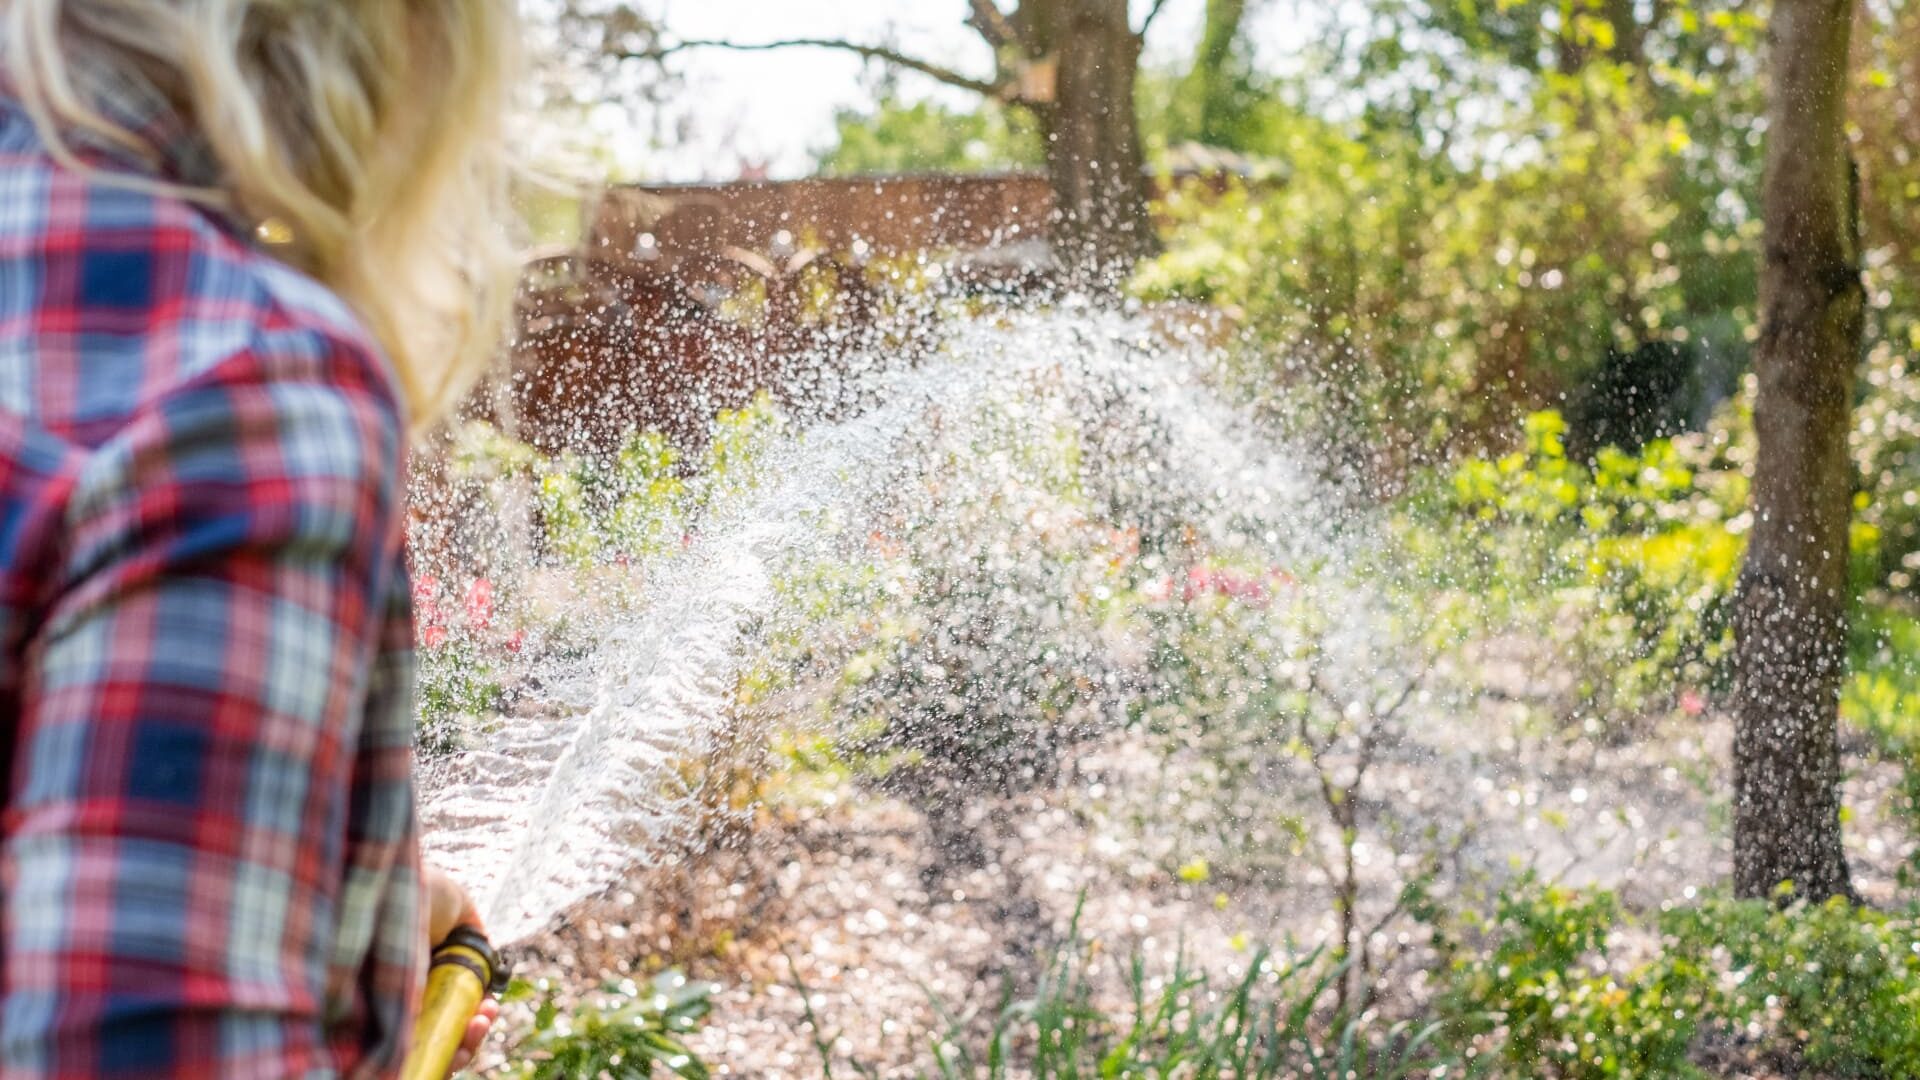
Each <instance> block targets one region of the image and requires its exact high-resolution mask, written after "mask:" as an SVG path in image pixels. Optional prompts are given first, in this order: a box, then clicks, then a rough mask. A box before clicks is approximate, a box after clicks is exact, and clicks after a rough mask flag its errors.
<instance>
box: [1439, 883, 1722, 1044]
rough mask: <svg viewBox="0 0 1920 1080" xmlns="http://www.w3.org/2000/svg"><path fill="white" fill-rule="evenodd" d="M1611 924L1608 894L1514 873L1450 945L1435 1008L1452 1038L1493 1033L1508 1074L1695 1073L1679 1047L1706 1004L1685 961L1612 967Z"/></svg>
mask: <svg viewBox="0 0 1920 1080" xmlns="http://www.w3.org/2000/svg"><path fill="white" fill-rule="evenodd" d="M1621 923H1622V915H1621V912H1620V907H1619V903H1618V901H1617V900H1615V898H1614V897H1613V895H1612V894H1610V893H1607V892H1593V893H1589V894H1584V895H1583V894H1578V893H1574V892H1571V891H1568V890H1565V889H1559V888H1551V887H1541V886H1539V885H1538V884H1537V883H1535V882H1534V881H1532V880H1531V879H1524V880H1522V881H1521V882H1520V883H1519V884H1518V885H1516V886H1515V887H1513V888H1511V889H1509V890H1508V891H1506V892H1504V893H1502V894H1501V896H1500V897H1499V899H1498V901H1497V903H1496V905H1495V908H1494V911H1493V913H1492V915H1491V916H1490V917H1488V918H1487V919H1485V920H1484V921H1483V922H1481V923H1480V924H1479V925H1477V926H1474V927H1473V929H1474V930H1475V931H1476V932H1477V935H1479V936H1481V937H1483V938H1484V942H1485V944H1484V945H1483V946H1482V947H1481V948H1480V949H1479V950H1477V951H1476V950H1468V949H1465V948H1463V947H1461V946H1459V945H1457V944H1455V945H1452V946H1450V947H1448V948H1447V950H1446V951H1448V952H1452V953H1455V954H1456V958H1455V959H1454V960H1453V961H1452V963H1451V965H1450V966H1449V967H1448V969H1447V970H1446V972H1445V974H1444V976H1443V982H1444V985H1445V987H1446V989H1445V992H1444V994H1443V997H1442V1000H1441V1003H1440V1008H1441V1010H1442V1012H1443V1013H1444V1014H1445V1015H1448V1016H1450V1017H1453V1018H1455V1019H1454V1020H1453V1021H1452V1023H1453V1027H1452V1033H1453V1035H1454V1037H1456V1038H1462V1037H1464V1038H1472V1037H1474V1036H1484V1035H1486V1034H1489V1033H1494V1032H1498V1033H1500V1034H1501V1039H1500V1043H1499V1045H1500V1053H1501V1056H1502V1057H1503V1058H1504V1059H1505V1060H1506V1061H1507V1062H1508V1063H1509V1064H1511V1065H1513V1066H1514V1067H1515V1068H1516V1069H1517V1070H1519V1071H1518V1073H1517V1075H1523V1076H1540V1075H1551V1076H1555V1077H1562V1078H1565V1080H1589V1078H1591V1080H1600V1078H1612V1077H1619V1078H1623V1080H1624V1078H1629V1077H1645V1078H1653V1077H1675V1076H1695V1075H1699V1074H1698V1073H1697V1072H1696V1071H1695V1070H1694V1069H1693V1068H1692V1067H1691V1066H1690V1065H1689V1064H1688V1063H1687V1051H1688V1048H1689V1047H1690V1046H1691V1044H1692V1042H1693V1038H1694V1035H1695V1033H1696V1031H1697V1029H1698V1026H1699V1025H1700V1023H1701V1022H1702V1021H1703V1019H1705V1014H1706V1012H1707V1010H1708V1008H1709V1007H1710V1005H1711V1003H1712V984H1711V981H1710V980H1709V979H1708V978H1707V977H1706V976H1705V974H1704V972H1703V971H1702V970H1701V969H1700V967H1699V966H1698V965H1697V964H1695V963H1694V962H1693V961H1691V960H1688V959H1685V958H1682V957H1677V956H1674V955H1670V954H1668V955H1661V956H1658V957H1656V958H1655V959H1653V960H1652V961H1650V962H1647V963H1645V964H1642V965H1639V966H1637V967H1633V968H1628V969H1622V968H1620V967H1619V966H1617V965H1615V964H1613V963H1611V962H1610V961H1609V957H1608V953H1609V949H1608V945H1609V941H1610V939H1611V937H1612V935H1613V934H1614V932H1615V930H1616V929H1617V928H1618V927H1619V926H1620V925H1621Z"/></svg>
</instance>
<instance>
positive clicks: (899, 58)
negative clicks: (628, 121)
mask: <svg viewBox="0 0 1920 1080" xmlns="http://www.w3.org/2000/svg"><path fill="white" fill-rule="evenodd" d="M689 49H728V50H731V51H734V52H768V51H771V50H773V49H836V50H838V51H840V52H850V53H855V54H857V55H859V56H862V57H865V58H866V59H868V60H878V61H880V62H881V63H884V64H892V65H893V66H894V67H898V68H905V69H906V70H908V71H917V72H919V73H920V74H922V75H925V76H927V77H928V78H930V79H934V80H936V81H938V82H943V83H946V84H947V85H948V86H957V87H959V88H961V89H962V90H971V91H973V92H974V93H976V94H983V95H986V96H988V97H993V96H996V95H998V94H1000V93H1002V92H1003V91H1004V90H1005V89H1006V84H1005V82H1003V81H988V80H986V79H976V78H974V77H973V76H971V75H966V74H963V73H961V72H958V71H955V70H953V69H952V68H947V67H941V66H940V65H939V64H935V63H932V62H930V61H927V60H922V59H920V58H919V57H917V56H909V55H907V54H906V53H903V52H900V51H899V50H897V49H890V48H887V47H886V46H884V45H863V44H861V43H860V42H857V41H841V40H840V39H838V38H787V39H785V40H782V41H754V42H743V41H706V40H691V41H677V42H674V43H673V44H672V45H666V46H662V47H660V48H657V49H649V50H646V51H644V52H630V53H621V54H620V58H621V59H623V60H664V59H666V58H667V57H669V56H672V55H673V54H674V53H678V52H685V51H687V50H689Z"/></svg>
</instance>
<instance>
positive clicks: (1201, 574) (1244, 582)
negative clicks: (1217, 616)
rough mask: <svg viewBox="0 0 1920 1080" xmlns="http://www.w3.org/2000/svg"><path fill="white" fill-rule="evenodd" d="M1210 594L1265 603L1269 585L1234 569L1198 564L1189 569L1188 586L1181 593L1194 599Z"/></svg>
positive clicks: (1183, 596) (1187, 597)
mask: <svg viewBox="0 0 1920 1080" xmlns="http://www.w3.org/2000/svg"><path fill="white" fill-rule="evenodd" d="M1208 594H1212V595H1214V596H1225V597H1228V598H1230V599H1233V600H1244V601H1246V602H1247V603H1250V604H1264V603H1266V600H1267V586H1266V584H1265V583H1264V582H1262V581H1260V580H1259V579H1257V578H1251V577H1248V576H1247V575H1245V574H1241V573H1236V572H1235V571H1232V570H1216V569H1213V568H1212V567H1207V566H1196V567H1194V568H1193V569H1191V570H1189V571H1187V586H1186V589H1185V590H1184V591H1183V592H1182V593H1181V596H1182V598H1183V599H1185V600H1188V601H1193V600H1196V599H1198V598H1200V597H1202V596H1206V595H1208Z"/></svg>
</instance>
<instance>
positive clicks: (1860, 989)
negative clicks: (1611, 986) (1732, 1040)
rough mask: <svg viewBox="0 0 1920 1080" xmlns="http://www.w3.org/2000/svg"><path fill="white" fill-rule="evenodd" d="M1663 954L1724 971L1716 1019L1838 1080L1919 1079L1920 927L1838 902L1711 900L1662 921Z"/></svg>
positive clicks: (1901, 918) (1910, 920) (1678, 910)
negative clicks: (1750, 1029)
mask: <svg viewBox="0 0 1920 1080" xmlns="http://www.w3.org/2000/svg"><path fill="white" fill-rule="evenodd" d="M1661 927H1662V930H1663V931H1664V932H1665V934H1666V935H1667V937H1668V944H1667V948H1668V951H1669V953H1680V954H1683V955H1689V956H1694V957H1698V958H1699V959H1700V962H1701V963H1703V964H1710V965H1711V966H1712V968H1713V969H1714V970H1716V971H1719V972H1721V973H1722V977H1721V978H1720V979H1719V985H1720V987H1721V991H1722V993H1724V995H1725V1002H1724V1004H1723V1005H1722V1006H1721V1008H1720V1017H1721V1020H1722V1022H1724V1023H1727V1024H1729V1025H1736V1026H1747V1025H1750V1024H1755V1023H1758V1024H1760V1025H1762V1026H1763V1027H1764V1028H1766V1029H1767V1030H1770V1031H1771V1032H1773V1034H1774V1037H1775V1038H1776V1039H1777V1040H1779V1041H1781V1042H1783V1043H1786V1044H1788V1045H1790V1046H1792V1047H1793V1048H1794V1049H1796V1050H1797V1051H1798V1052H1799V1054H1800V1056H1801V1057H1802V1058H1803V1059H1804V1060H1805V1061H1806V1063H1807V1065H1808V1066H1810V1067H1812V1068H1814V1069H1819V1070H1823V1071H1824V1072H1825V1073H1827V1074H1828V1075H1836V1076H1862V1077H1865V1076H1916V1075H1920V1025H1916V1024H1915V1023H1914V1022H1913V1017H1914V1016H1915V1014H1916V1011H1917V1010H1920V926H1916V924H1915V922H1914V920H1913V918H1912V917H1911V916H1910V915H1908V916H1898V917H1896V916H1892V915H1886V914H1882V913H1880V912H1876V911H1872V910H1869V909H1863V908H1856V907H1853V906H1851V905H1849V904H1847V903H1846V902H1845V901H1843V900H1838V899H1836V900H1832V901H1829V902H1827V903H1825V904H1821V905H1817V906H1809V905H1807V904H1804V903H1800V904H1794V905H1791V906H1789V907H1786V908H1781V907H1778V906H1776V905H1775V904H1772V903H1769V902H1765V901H1733V900H1725V899H1718V900H1711V901H1708V902H1707V903H1705V904H1702V905H1701V906H1699V907H1697V908H1676V909H1674V910H1673V911H1670V912H1667V913H1666V914H1665V915H1663V916H1662V918H1661Z"/></svg>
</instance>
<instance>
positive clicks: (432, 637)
mask: <svg viewBox="0 0 1920 1080" xmlns="http://www.w3.org/2000/svg"><path fill="white" fill-rule="evenodd" d="M446 643H447V628H446V627H444V626H438V625H436V624H434V623H428V624H426V625H425V626H422V627H421V628H420V642H419V646H420V648H423V649H437V648H439V647H440V646H442V645H444V644H446Z"/></svg>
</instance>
